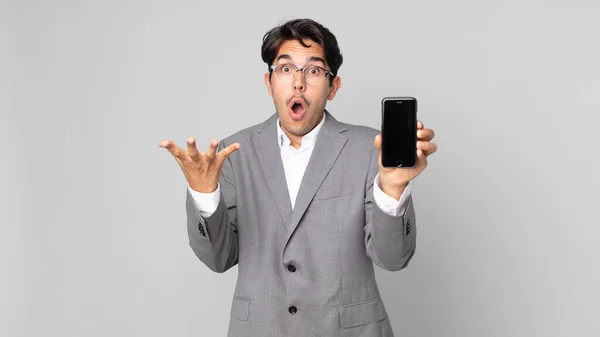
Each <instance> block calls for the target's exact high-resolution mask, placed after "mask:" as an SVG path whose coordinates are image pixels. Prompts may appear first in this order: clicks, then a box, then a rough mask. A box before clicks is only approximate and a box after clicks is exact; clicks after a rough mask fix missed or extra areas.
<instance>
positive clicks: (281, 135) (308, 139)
mask: <svg viewBox="0 0 600 337" xmlns="http://www.w3.org/2000/svg"><path fill="white" fill-rule="evenodd" d="M325 115H326V114H325V112H323V118H321V121H320V122H319V124H317V126H315V127H314V128H313V129H312V130H310V132H309V133H307V134H305V135H304V136H303V137H302V140H301V144H300V148H303V147H304V148H305V147H307V146H311V145H314V144H315V142H316V141H317V135H318V134H319V131H320V130H321V128H322V127H323V124H325ZM277 139H278V140H279V142H278V144H279V148H283V147H284V146H289V145H290V144H291V143H292V142H291V141H290V139H289V138H288V136H287V135H286V134H285V132H283V129H282V128H281V125H279V118H277Z"/></svg>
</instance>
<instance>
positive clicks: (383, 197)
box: [373, 174, 410, 216]
mask: <svg viewBox="0 0 600 337" xmlns="http://www.w3.org/2000/svg"><path fill="white" fill-rule="evenodd" d="M409 197H410V184H408V185H406V188H405V189H404V192H402V195H401V196H400V200H396V199H394V198H392V197H390V196H389V195H387V194H385V193H384V192H383V191H382V190H381V181H379V174H377V176H375V183H374V184H373V199H375V204H377V207H379V209H381V210H382V211H383V212H384V213H385V214H387V215H390V216H402V215H404V213H405V212H406V207H407V206H408V198H409Z"/></svg>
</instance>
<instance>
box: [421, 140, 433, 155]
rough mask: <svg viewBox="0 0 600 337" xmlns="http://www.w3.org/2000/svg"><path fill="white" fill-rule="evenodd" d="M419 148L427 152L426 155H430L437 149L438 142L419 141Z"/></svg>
mask: <svg viewBox="0 0 600 337" xmlns="http://www.w3.org/2000/svg"><path fill="white" fill-rule="evenodd" d="M417 149H418V150H421V151H423V152H424V153H425V156H429V155H430V154H432V153H434V152H435V151H437V144H436V143H430V142H422V141H418V142H417Z"/></svg>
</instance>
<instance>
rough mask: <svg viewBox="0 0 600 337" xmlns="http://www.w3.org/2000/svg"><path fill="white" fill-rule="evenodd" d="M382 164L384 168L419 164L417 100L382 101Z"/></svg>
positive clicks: (404, 98)
mask: <svg viewBox="0 0 600 337" xmlns="http://www.w3.org/2000/svg"><path fill="white" fill-rule="evenodd" d="M381 162H382V164H383V167H414V166H415V165H416V164H417V99H416V98H414V97H385V98H384V99H383V100H382V101H381Z"/></svg>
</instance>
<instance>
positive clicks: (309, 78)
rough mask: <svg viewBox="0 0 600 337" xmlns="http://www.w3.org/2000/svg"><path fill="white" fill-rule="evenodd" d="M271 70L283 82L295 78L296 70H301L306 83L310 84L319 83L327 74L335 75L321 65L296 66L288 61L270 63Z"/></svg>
mask: <svg viewBox="0 0 600 337" xmlns="http://www.w3.org/2000/svg"><path fill="white" fill-rule="evenodd" d="M271 71H272V72H274V73H275V78H277V80H278V81H279V82H281V83H283V84H288V83H291V82H292V81H293V80H294V78H296V73H297V72H298V71H302V74H303V75H304V80H305V81H306V84H308V85H311V86H314V85H318V84H320V83H321V82H322V81H323V78H325V77H327V75H330V76H332V77H334V76H335V75H334V74H333V72H331V71H330V70H327V69H325V68H323V67H319V66H314V65H310V66H306V67H304V68H298V67H296V66H295V65H293V64H290V63H282V64H275V65H272V66H271Z"/></svg>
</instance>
